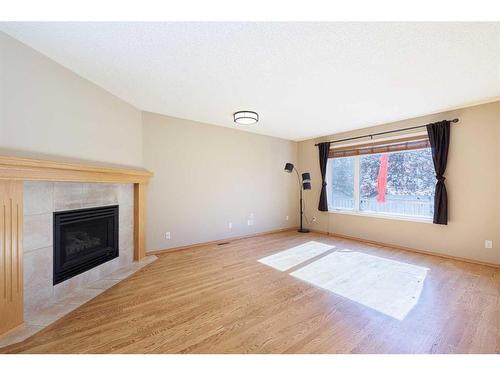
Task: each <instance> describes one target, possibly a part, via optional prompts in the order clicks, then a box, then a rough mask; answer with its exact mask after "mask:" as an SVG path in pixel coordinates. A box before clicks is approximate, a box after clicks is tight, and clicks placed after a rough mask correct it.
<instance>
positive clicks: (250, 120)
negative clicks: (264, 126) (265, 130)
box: [233, 111, 259, 125]
mask: <svg viewBox="0 0 500 375" xmlns="http://www.w3.org/2000/svg"><path fill="white" fill-rule="evenodd" d="M233 118H234V122H236V123H237V124H242V125H251V124H255V123H257V122H259V114H258V113H257V112H253V111H238V112H234V113H233Z"/></svg>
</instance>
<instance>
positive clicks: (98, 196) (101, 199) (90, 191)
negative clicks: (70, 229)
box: [82, 183, 118, 207]
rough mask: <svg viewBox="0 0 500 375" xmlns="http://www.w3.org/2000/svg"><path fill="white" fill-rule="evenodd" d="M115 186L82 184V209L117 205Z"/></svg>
mask: <svg viewBox="0 0 500 375" xmlns="http://www.w3.org/2000/svg"><path fill="white" fill-rule="evenodd" d="M117 190H118V188H117V186H116V184H104V183H86V184H83V195H82V202H83V206H82V207H96V206H109V205H114V204H118V197H117V195H118V194H117Z"/></svg>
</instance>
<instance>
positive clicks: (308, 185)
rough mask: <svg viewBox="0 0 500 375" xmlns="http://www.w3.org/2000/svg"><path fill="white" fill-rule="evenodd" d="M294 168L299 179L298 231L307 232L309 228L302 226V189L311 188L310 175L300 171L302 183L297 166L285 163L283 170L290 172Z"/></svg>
mask: <svg viewBox="0 0 500 375" xmlns="http://www.w3.org/2000/svg"><path fill="white" fill-rule="evenodd" d="M294 170H295V173H297V178H298V179H299V187H300V228H299V230H298V231H299V232H300V233H309V229H305V228H303V227H302V216H303V215H304V208H303V204H302V191H303V190H311V175H310V174H309V173H308V172H306V173H302V183H301V182H300V176H299V171H297V168H295V167H294V165H293V164H292V163H286V164H285V172H288V173H292V171H294Z"/></svg>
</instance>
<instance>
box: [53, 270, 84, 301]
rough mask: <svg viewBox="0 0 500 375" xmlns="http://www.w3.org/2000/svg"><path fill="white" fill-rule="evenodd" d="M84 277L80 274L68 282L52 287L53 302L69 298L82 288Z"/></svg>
mask: <svg viewBox="0 0 500 375" xmlns="http://www.w3.org/2000/svg"><path fill="white" fill-rule="evenodd" d="M83 280H84V276H83V275H82V274H80V275H76V276H74V277H72V278H71V279H69V280H65V281H63V282H61V283H59V284H57V285H54V300H55V301H57V302H59V301H61V300H63V299H64V298H66V297H68V296H70V295H71V294H72V293H74V292H75V291H76V290H79V289H81V288H83V287H84V284H83Z"/></svg>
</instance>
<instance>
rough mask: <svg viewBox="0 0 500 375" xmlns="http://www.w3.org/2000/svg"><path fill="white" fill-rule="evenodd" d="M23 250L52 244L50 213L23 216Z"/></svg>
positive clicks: (26, 250) (27, 250)
mask: <svg viewBox="0 0 500 375" xmlns="http://www.w3.org/2000/svg"><path fill="white" fill-rule="evenodd" d="M23 245H24V252H25V253H27V252H29V251H32V250H36V249H41V248H43V247H48V246H52V214H40V215H28V216H25V217H24V239H23Z"/></svg>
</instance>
